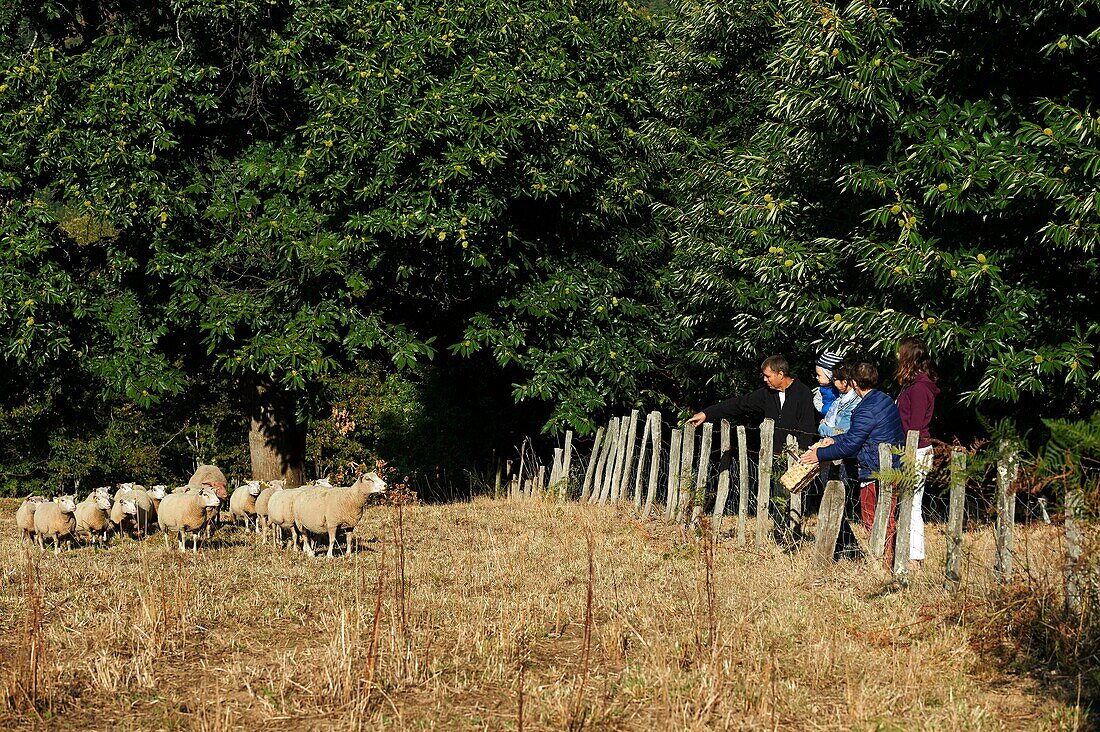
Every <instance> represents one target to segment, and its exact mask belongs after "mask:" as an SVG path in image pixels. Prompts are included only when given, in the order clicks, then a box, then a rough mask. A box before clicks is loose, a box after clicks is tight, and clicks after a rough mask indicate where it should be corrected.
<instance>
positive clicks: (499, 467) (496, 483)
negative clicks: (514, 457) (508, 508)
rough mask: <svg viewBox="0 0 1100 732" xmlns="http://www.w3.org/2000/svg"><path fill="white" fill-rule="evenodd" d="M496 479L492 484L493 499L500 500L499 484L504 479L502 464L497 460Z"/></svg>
mask: <svg viewBox="0 0 1100 732" xmlns="http://www.w3.org/2000/svg"><path fill="white" fill-rule="evenodd" d="M496 463H497V477H496V480H495V481H494V482H493V498H500V484H501V482H502V481H503V478H504V462H503V461H502V460H501V459H500V458H497V461H496Z"/></svg>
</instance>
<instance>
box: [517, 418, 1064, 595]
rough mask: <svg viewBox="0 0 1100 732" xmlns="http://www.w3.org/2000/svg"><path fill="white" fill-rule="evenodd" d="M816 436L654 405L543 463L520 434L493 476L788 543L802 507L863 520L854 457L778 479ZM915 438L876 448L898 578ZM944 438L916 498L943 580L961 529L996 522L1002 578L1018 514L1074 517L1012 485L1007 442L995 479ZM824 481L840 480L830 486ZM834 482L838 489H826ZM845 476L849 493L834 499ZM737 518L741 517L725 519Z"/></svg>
mask: <svg viewBox="0 0 1100 732" xmlns="http://www.w3.org/2000/svg"><path fill="white" fill-rule="evenodd" d="M818 439H819V436H818V435H816V434H812V435H811V434H807V433H802V432H799V431H797V430H793V431H792V430H777V429H776V427H775V424H774V423H773V422H772V420H764V422H763V423H762V424H761V425H760V426H738V427H736V428H734V427H732V426H731V425H729V424H728V423H726V422H724V421H723V422H722V423H721V424H720V425H717V426H716V425H712V424H704V425H702V426H700V427H699V428H698V429H697V428H695V427H692V426H691V425H685V424H669V423H667V422H665V420H664V419H663V417H662V415H661V414H660V413H659V412H652V413H650V414H649V415H648V416H647V417H643V416H642V415H640V414H639V413H638V412H637V411H635V412H633V413H632V414H631V415H629V416H622V417H616V418H612V419H611V420H610V421H609V422H608V424H607V425H606V426H605V427H601V428H600V429H599V430H598V431H597V433H596V435H595V436H594V438H593V439H591V440H579V441H577V442H574V441H573V435H572V433H566V435H565V436H564V441H563V442H560V443H559V445H558V446H556V447H554V448H553V458H552V459H551V460H549V461H547V462H543V460H542V459H541V456H540V455H539V454H538V452H537V451H536V450H535V449H534V447H533V443H532V441H530V440H525V441H524V444H523V445H522V447H521V449H520V450H519V454H518V456H517V458H516V459H514V460H512V461H509V463H508V464H507V465H502V466H501V467H500V469H499V470H498V473H497V478H496V485H497V488H498V490H499V491H500V492H501V493H503V492H504V491H507V492H508V494H509V495H511V496H519V495H536V494H550V495H554V496H556V497H557V498H558V499H559V500H577V501H586V502H588V503H599V504H608V503H614V504H618V505H621V504H624V503H633V505H634V506H635V508H636V509H637V511H638V513H639V514H640V515H641V516H643V517H647V518H652V517H658V516H663V517H664V518H665V519H666V520H667V521H669V522H673V523H680V524H683V525H688V524H696V525H697V524H698V523H699V521H700V519H701V517H702V516H703V515H709V516H711V517H712V521H711V524H712V528H713V531H714V535H713V536H714V538H715V539H716V540H721V539H724V538H727V537H731V536H736V538H737V540H738V541H739V542H741V543H746V542H747V541H748V537H747V536H746V533H747V532H746V521H747V520H746V517H747V516H749V515H752V516H755V517H756V519H755V521H754V524H755V531H754V533H755V541H756V544H757V545H758V546H760V545H762V543H763V542H764V541H765V540H766V539H767V537H769V536H770V537H771V539H772V540H774V541H778V542H781V543H783V542H785V541H790V540H792V539H795V540H797V539H798V538H799V537H802V536H804V534H803V533H802V526H803V522H804V520H805V517H807V516H811V515H814V514H817V515H818V526H819V527H833V526H835V527H836V528H837V529H838V530H839V528H840V527H841V526H842V525H843V524H844V523H845V521H847V522H849V523H851V522H854V521H856V520H857V519H858V518H859V515H860V509H859V500H860V482H859V479H858V468H857V466H856V465H855V464H854V463H853V462H848V461H846V462H844V463H841V464H832V465H828V466H825V469H824V470H823V471H822V474H821V476H819V477H818V478H816V479H814V480H813V481H812V482H811V483H809V484H808V485H807V486H806V487H805V489H804V490H802V491H800V492H798V493H791V492H790V491H788V490H787V488H786V487H785V486H784V483H787V485H791V484H792V483H793V481H791V480H786V481H784V480H781V479H780V476H783V474H784V472H786V471H787V469H788V467H790V466H793V465H795V463H796V461H797V457H798V455H799V454H800V453H802V452H803V451H804V449H805V448H806V446H807V445H809V444H811V443H813V442H815V441H817V440H818ZM917 441H918V435H917V433H916V432H910V433H909V435H908V436H907V444H906V447H905V449H904V450H903V451H901V453H902V459H901V465H902V469H901V470H897V469H895V468H894V465H895V462H894V457H893V455H894V454H896V453H897V452H898V450H897V449H896V448H894V449H891V447H889V446H887V447H886V448H885V449H883V448H882V447H881V446H880V451H879V456H880V465H882V466H883V467H882V469H880V470H879V471H874V473H873V475H872V477H876V478H879V479H880V480H879V483H880V485H885V486H886V488H880V490H879V491H878V496H877V505H876V507H875V508H876V512H875V520H874V522H873V525H872V526H867V527H866V528H867V529H868V530H869V531H870V535H871V537H870V541H869V548H870V553H871V555H872V556H874V557H876V558H883V556H884V549H885V556H886V557H889V556H890V553H891V552H890V551H889V549H886V548H885V544H886V543H887V541H888V540H887V533H886V532H887V529H886V528H885V527H886V525H887V524H888V523H889V522H888V520H887V518H888V516H889V515H890V511H896V516H897V527H898V529H897V539H896V545H897V547H898V550H897V552H896V553H895V559H894V561H895V572H901V573H902V575H903V578H904V572H905V569H904V566H905V565H906V564H907V560H908V551H909V550H908V545H909V527H910V515H911V512H912V511H913V510H914V507H913V501H911V500H899V501H897V506H896V508H890V506H891V504H890V494H891V491H894V495H895V496H900V495H905V496H909V495H911V493H910V491H912V489H913V486H915V485H916V449H917ZM944 447H945V448H946V449H944V448H940V450H939V451H940V452H941V453H948V454H947V455H946V456H941V458H942V457H946V458H947V459H946V460H944V459H940V460H938V461H936V462H937V465H938V466H939V467H938V468H936V469H933V470H932V471H930V472H929V474H928V476H927V478H926V480H925V483H924V494H923V499H922V501H921V502H920V506H921V507H922V509H923V510H922V513H923V518H924V521H925V523H942V524H945V525H946V527H947V528H946V533H947V534H948V537H949V542H948V544H949V546H948V569H947V580H948V581H950V580H951V573H952V570H951V562H952V553H953V551H954V552H955V553H956V555H957V552H958V549H959V547H960V546H961V544H962V534H963V532H964V531H973V530H975V529H977V528H981V527H982V526H993V527H994V528H995V532H996V534H995V535H996V541H997V553H996V564H995V566H994V573H995V574H996V575H997V576H998V578H1000V579H1004V578H1006V577H1009V576H1011V574H1012V571H1011V568H1012V556H1013V555H1012V545H1013V527H1014V526H1015V524H1016V523H1039V522H1042V523H1052V522H1054V521H1057V520H1067V517H1064V516H1061V515H1057V516H1053V517H1052V516H1051V511H1050V508H1049V506H1048V504H1047V501H1046V498H1045V497H1044V496H1042V495H1041V494H1039V495H1033V494H1031V493H1029V492H1026V491H1023V490H1021V491H1017V486H1016V483H1017V475H1018V458H1017V457H1016V456H1015V454H1014V453H1012V454H1010V453H1009V452H1008V451H1007V450H1006V452H1005V454H1004V455H1002V456H1001V457H1000V458H999V462H997V464H996V470H994V471H993V477H992V479H990V478H989V477H988V475H987V472H988V471H987V470H986V469H985V468H983V469H982V470H981V471H977V472H975V473H974V474H968V473H966V471H965V462H966V458H967V454H966V453H965V451H963V450H962V449H961V448H958V447H954V448H952V447H950V446H944ZM979 472H980V474H979ZM786 477H787V478H788V479H789V478H791V476H790V475H788V476H786ZM829 479H832V480H834V481H839V482H838V483H834V484H830V483H828V480H829ZM831 485H837V488H836V489H831V488H830V486H831ZM841 486H843V488H844V491H843V495H844V500H838V498H839V495H841V494H840V491H839V488H840V487H841ZM830 491H831V492H830ZM826 511H828V512H830V515H829V516H826V515H825V514H826ZM832 514H835V515H832ZM733 516H736V521H733V520H731V521H726V520H725V519H726V518H727V517H733ZM890 532H893V529H892V528H891V529H890ZM824 536H826V537H827V538H828V540H829V541H831V542H833V543H834V544H836V542H837V541H838V540H837V538H836V534H835V533H834V534H831V533H830V530H826V531H824ZM821 537H822V531H818V536H817V537H816V540H817V542H818V544H820V543H821V542H822V538H821ZM876 537H877V538H876ZM951 537H955V538H954V539H952V538H951ZM903 539H904V541H903ZM903 543H904V545H905V547H906V548H905V549H904V552H903V549H902V548H901V547H902V545H903ZM952 546H954V549H953V548H952ZM836 547H839V545H838V544H837V545H836ZM836 547H834V546H828V547H824V549H822V551H821V553H822V555H823V556H830V557H833V556H835V551H839V549H836ZM890 547H893V544H891V545H890ZM898 557H901V558H900V559H899V558H898Z"/></svg>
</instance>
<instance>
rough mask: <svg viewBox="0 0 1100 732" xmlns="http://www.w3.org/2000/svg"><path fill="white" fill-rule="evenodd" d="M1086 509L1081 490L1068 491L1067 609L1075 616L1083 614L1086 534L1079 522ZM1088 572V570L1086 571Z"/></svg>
mask: <svg viewBox="0 0 1100 732" xmlns="http://www.w3.org/2000/svg"><path fill="white" fill-rule="evenodd" d="M1082 508H1084V497H1083V496H1082V494H1081V491H1080V490H1077V489H1073V490H1068V491H1066V570H1065V573H1066V609H1067V610H1069V611H1070V612H1071V613H1073V614H1074V615H1076V614H1078V613H1080V612H1081V594H1082V593H1081V584H1082V579H1087V575H1086V577H1085V578H1082V577H1081V571H1080V568H1081V554H1082V551H1083V544H1084V538H1085V535H1084V532H1083V531H1082V530H1081V526H1080V524H1079V523H1078V521H1077V517H1078V515H1079V514H1080V513H1081V509H1082ZM1086 572H1087V570H1086Z"/></svg>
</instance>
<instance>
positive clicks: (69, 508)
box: [53, 496, 76, 513]
mask: <svg viewBox="0 0 1100 732" xmlns="http://www.w3.org/2000/svg"><path fill="white" fill-rule="evenodd" d="M53 502H54V503H56V504H57V505H58V506H60V507H61V510H62V511H64V512H65V513H72V512H73V511H75V510H76V496H58V497H57V498H55V499H53Z"/></svg>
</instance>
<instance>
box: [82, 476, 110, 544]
mask: <svg viewBox="0 0 1100 732" xmlns="http://www.w3.org/2000/svg"><path fill="white" fill-rule="evenodd" d="M111 503H112V501H111V498H110V495H109V493H108V492H107V491H103V492H101V491H100V489H96V490H94V491H92V492H91V493H89V494H88V497H87V498H85V499H84V500H83V501H81V502H80V503H78V504H77V506H76V512H75V514H74V515H75V517H76V530H75V532H76V536H77V537H79V538H82V539H86V540H87V541H89V542H91V543H92V544H95V543H98V542H102V543H104V544H106V543H107V533H108V532H109V531H110V529H111V514H110V511H111Z"/></svg>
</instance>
